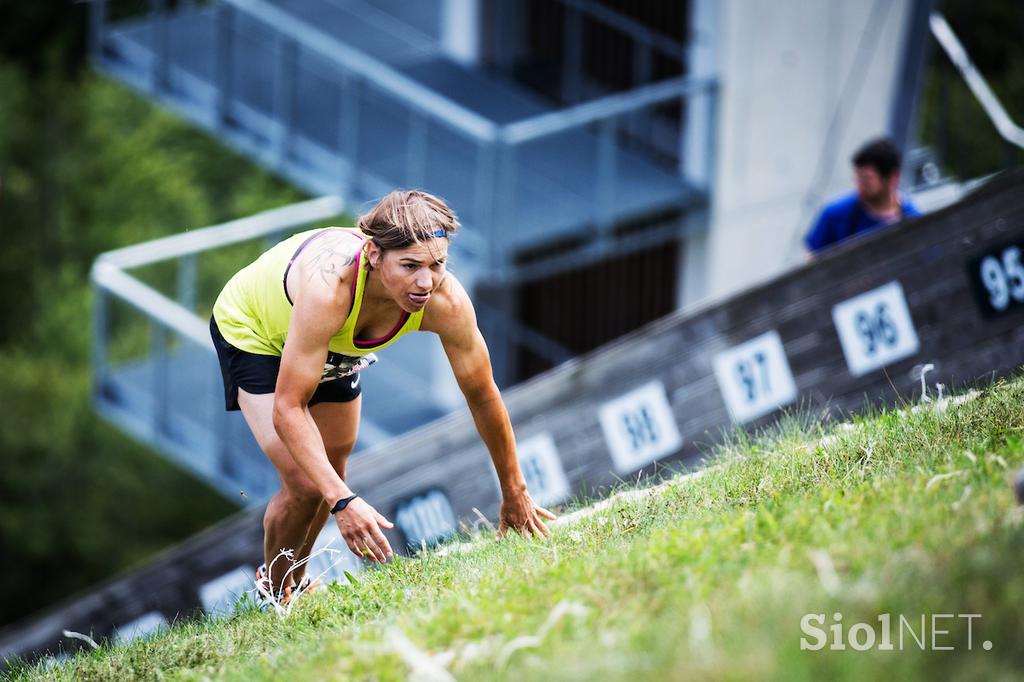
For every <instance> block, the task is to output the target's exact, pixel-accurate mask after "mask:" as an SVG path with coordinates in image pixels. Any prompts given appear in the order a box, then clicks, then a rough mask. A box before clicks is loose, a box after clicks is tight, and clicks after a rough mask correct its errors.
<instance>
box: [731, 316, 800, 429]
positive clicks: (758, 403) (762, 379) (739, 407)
mask: <svg viewBox="0 0 1024 682" xmlns="http://www.w3.org/2000/svg"><path fill="white" fill-rule="evenodd" d="M713 365H714V369H715V378H716V379H717V380H718V388H719V390H721V391H722V398H723V399H724V400H725V405H726V407H728V408H729V413H730V414H731V415H732V419H733V421H735V422H740V423H742V422H747V421H750V420H751V419H757V418H758V417H760V416H763V415H766V414H768V413H769V412H774V411H775V410H777V409H778V408H779V407H781V406H783V405H788V404H789V403H791V402H793V401H794V400H796V384H795V383H794V382H793V373H792V372H791V371H790V369H789V362H788V361H787V360H786V351H785V350H783V348H782V339H781V338H779V334H778V332H776V331H774V330H772V331H770V332H766V333H764V334H761V335H760V336H756V337H754V338H753V339H750V340H749V341H746V342H744V343H741V344H739V345H738V346H733V347H732V348H730V349H729V350H726V351H722V352H721V353H719V354H717V355H716V356H715V357H714V360H713Z"/></svg>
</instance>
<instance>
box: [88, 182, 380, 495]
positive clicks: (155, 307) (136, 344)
mask: <svg viewBox="0 0 1024 682" xmlns="http://www.w3.org/2000/svg"><path fill="white" fill-rule="evenodd" d="M343 206H344V204H343V202H342V201H341V200H340V199H339V198H337V197H333V196H329V197H323V198H320V199H314V200H312V201H307V202H303V203H300V204H295V205H292V206H286V207H284V208H279V209H274V210H271V211H266V212H264V213H259V214H257V215H254V216H251V217H248V218H243V219H241V220H234V221H231V222H228V223H224V224H222V225H216V226H213V227H208V228H204V229H200V230H193V231H191V232H187V233H182V234H178V235H174V236H172V237H166V238H163V239H157V240H154V241H151V242H147V243H144V244H139V245H136V246H129V247H126V248H123V249H118V250H116V251H110V252H108V253H105V254H103V255H101V256H100V257H99V258H97V260H96V262H95V263H94V265H93V268H92V274H91V280H92V285H93V289H94V291H95V296H96V300H95V307H94V322H93V324H94V333H93V350H92V356H93V362H92V365H93V385H94V398H95V404H96V406H97V408H98V409H99V411H100V412H101V414H103V415H104V416H105V417H107V418H108V419H110V420H111V421H113V422H114V423H115V424H117V425H118V426H121V427H122V428H124V429H125V430H127V431H128V432H129V433H132V434H134V435H136V436H137V437H139V438H140V439H142V440H144V441H146V442H148V443H151V444H152V445H154V446H155V447H156V448H157V449H158V450H159V451H160V452H161V453H162V454H164V455H165V456H167V457H169V458H170V459H172V460H174V461H176V462H178V463H179V464H180V465H182V466H184V467H185V468H187V469H189V470H191V471H193V472H195V473H196V474H198V475H199V476H200V477H202V478H204V479H206V480H207V481H209V482H210V483H211V484H212V485H214V486H215V487H216V488H217V489H219V490H220V491H221V492H223V493H224V494H225V495H226V496H228V497H231V498H233V499H236V500H238V499H239V491H246V497H247V498H248V500H249V501H250V502H254V503H255V502H259V501H261V500H263V499H265V498H266V496H267V495H269V494H270V493H271V492H272V491H273V490H274V488H275V487H276V483H277V480H276V475H275V473H274V471H273V468H272V467H271V466H270V465H269V463H268V462H267V461H266V460H265V458H263V457H262V456H260V455H259V452H258V450H253V449H252V448H251V447H250V448H248V450H247V449H246V447H245V446H246V444H247V443H248V441H249V440H250V439H249V437H248V435H247V433H246V432H245V430H244V425H242V424H240V423H237V422H239V421H240V420H238V419H234V420H232V418H231V417H229V415H227V414H226V413H225V412H224V406H223V390H222V388H221V386H220V375H219V370H218V369H217V358H216V354H215V353H214V348H213V344H212V341H211V340H210V332H209V328H208V322H207V321H206V320H205V319H204V318H203V317H201V316H200V314H199V313H198V312H197V310H196V307H197V303H196V288H197V286H196V282H197V277H198V275H199V267H198V262H197V259H198V257H199V256H200V254H203V253H207V252H209V251H211V250H212V249H218V248H222V247H226V246H229V245H232V244H238V243H241V242H245V241H250V240H261V239H262V240H275V239H276V238H279V237H280V236H283V235H284V234H285V233H287V232H288V231H290V230H292V229H294V228H297V227H300V226H303V225H308V224H311V223H313V222H315V221H319V220H323V219H326V218H329V217H332V216H336V215H338V214H339V213H341V210H342V208H343ZM168 261H176V263H175V265H176V270H177V272H176V273H174V274H175V275H176V276H175V277H174V278H172V281H173V282H174V283H175V285H176V288H177V291H176V294H175V295H173V296H170V295H167V294H165V293H162V292H161V291H159V290H158V288H157V287H155V286H153V285H151V284H147V283H145V282H143V281H142V279H141V278H140V277H139V276H136V275H135V274H133V273H130V272H129V270H130V269H137V268H143V267H145V266H154V265H158V264H161V263H166V262H168ZM164 279H167V278H164ZM218 279H222V278H219V277H218ZM204 313H205V315H207V316H208V315H209V309H208V308H206V309H205V310H204ZM369 426H370V428H371V429H372V427H373V425H372V423H371V424H370V425H369ZM241 501H242V502H245V501H246V500H245V499H242V500H241Z"/></svg>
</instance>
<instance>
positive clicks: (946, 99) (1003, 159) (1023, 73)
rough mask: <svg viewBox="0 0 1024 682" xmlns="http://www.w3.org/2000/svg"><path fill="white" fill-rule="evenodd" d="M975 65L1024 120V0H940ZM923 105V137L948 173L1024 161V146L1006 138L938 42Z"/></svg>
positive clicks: (976, 172)
mask: <svg viewBox="0 0 1024 682" xmlns="http://www.w3.org/2000/svg"><path fill="white" fill-rule="evenodd" d="M936 9H937V10H938V11H940V12H942V13H943V14H944V15H945V17H946V20H947V21H949V24H950V26H951V27H952V28H953V31H954V32H955V33H956V34H957V36H958V37H959V38H960V41H961V42H962V43H963V44H964V47H965V48H966V50H967V54H968V55H970V57H971V59H972V61H973V62H974V64H975V66H977V68H978V69H979V70H980V71H981V73H982V75H983V76H984V77H985V79H986V80H987V81H988V83H989V85H990V86H991V87H992V89H993V91H994V92H995V93H996V95H997V96H998V97H999V99H1000V101H1001V102H1002V104H1003V106H1004V107H1006V110H1007V112H1008V113H1009V115H1010V116H1011V118H1013V119H1014V120H1015V121H1016V122H1017V123H1018V124H1021V122H1022V121H1024V41H1022V40H1021V36H1024V3H1021V2H1016V1H1014V0H993V1H990V2H982V3H979V2H973V1H971V0H940V2H938V3H937V7H936ZM928 62H929V63H928V68H927V71H926V76H925V83H924V88H923V89H922V102H921V106H920V107H919V109H918V110H919V111H920V112H921V119H920V138H921V142H922V143H923V144H926V145H930V146H932V147H934V148H935V149H936V150H937V151H938V153H939V156H940V158H941V160H942V162H943V165H944V170H945V171H946V172H947V173H950V174H953V175H956V176H958V177H960V178H961V179H970V178H976V177H979V176H982V175H986V174H989V173H993V172H995V171H997V170H999V169H1001V168H1007V167H1011V166H1018V165H1021V164H1024V151H1022V150H1020V149H1017V148H1016V147H1013V146H1012V145H1010V144H1009V143H1008V142H1006V141H1004V140H1003V139H1002V138H1001V137H1000V136H999V134H998V133H997V132H996V130H995V128H994V127H993V125H992V123H991V121H990V120H989V119H988V116H987V115H986V114H985V112H984V110H983V109H982V108H981V105H980V104H978V102H977V100H976V99H975V98H974V95H973V94H971V92H970V90H969V89H968V88H967V86H966V85H965V84H964V82H963V79H962V77H961V76H960V74H959V72H958V71H957V70H956V67H954V66H953V65H952V63H951V62H950V61H949V58H948V57H947V56H946V54H945V52H943V51H942V48H941V47H939V46H938V45H935V44H932V45H931V47H930V58H929V60H928Z"/></svg>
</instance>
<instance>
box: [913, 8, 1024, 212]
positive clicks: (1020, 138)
mask: <svg viewBox="0 0 1024 682" xmlns="http://www.w3.org/2000/svg"><path fill="white" fill-rule="evenodd" d="M928 23H929V28H930V30H931V34H932V36H933V37H934V38H935V41H936V42H937V43H938V45H939V47H940V48H941V52H940V53H937V54H936V56H935V57H933V59H935V60H936V61H935V62H934V63H933V64H932V66H931V69H930V71H931V74H932V76H933V78H935V80H934V81H933V82H931V83H930V84H929V85H931V87H928V88H926V89H925V90H924V91H923V95H922V97H923V98H924V99H925V100H926V103H925V104H923V105H922V107H921V109H922V112H923V115H922V119H921V133H920V137H921V138H922V139H921V140H920V142H921V144H922V145H923V146H926V147H928V151H929V154H930V155H931V156H933V157H935V161H940V162H941V163H936V162H935V161H932V162H931V163H929V164H927V166H926V167H923V168H922V169H921V170H920V171H919V173H920V175H922V178H921V179H926V178H925V175H926V174H927V176H928V177H934V178H940V176H941V175H942V171H940V170H939V169H940V168H943V170H944V171H945V172H948V173H950V175H951V177H949V178H946V179H945V180H943V181H942V182H941V183H938V184H943V185H947V186H950V187H956V185H957V182H969V179H970V178H979V177H984V176H987V175H990V174H992V173H995V172H997V171H999V170H1003V169H1008V168H1013V167H1015V166H1018V165H1020V164H1021V163H1024V153H1022V151H1021V150H1024V128H1022V127H1021V126H1020V125H1018V124H1017V123H1016V122H1014V120H1013V119H1012V118H1011V116H1010V114H1009V113H1008V112H1007V110H1006V108H1005V107H1004V106H1003V104H1002V102H1001V101H1000V100H999V97H998V96H997V95H996V94H995V92H994V91H993V89H992V87H991V86H990V85H989V83H988V82H987V81H986V79H985V77H984V76H982V74H981V72H980V71H979V70H978V68H977V67H976V66H975V64H974V62H973V61H972V59H971V57H970V56H969V55H968V53H967V50H966V49H965V48H964V45H963V44H962V43H961V42H960V39H959V38H958V37H957V35H956V33H954V31H953V29H952V27H951V26H950V25H949V22H947V21H946V19H945V17H944V16H943V15H941V14H939V13H938V12H933V13H931V15H930V16H929V19H928ZM947 58H948V60H949V64H948V65H947V63H946V59H947ZM950 66H952V68H950ZM992 133H994V134H992ZM915 170H916V169H914V168H913V167H912V168H911V172H912V174H914V172H915ZM951 183H952V184H951ZM925 184H926V185H929V184H930V185H936V182H934V181H933V182H930V183H929V182H926V183H925ZM962 189H963V188H961V190H962ZM956 194H957V191H953V192H952V193H951V194H950V195H949V196H950V197H952V196H955V195H956Z"/></svg>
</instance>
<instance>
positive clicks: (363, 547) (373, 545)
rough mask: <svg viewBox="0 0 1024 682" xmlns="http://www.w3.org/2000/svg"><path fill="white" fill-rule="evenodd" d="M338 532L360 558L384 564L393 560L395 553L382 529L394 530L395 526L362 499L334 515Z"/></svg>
mask: <svg viewBox="0 0 1024 682" xmlns="http://www.w3.org/2000/svg"><path fill="white" fill-rule="evenodd" d="M334 520H335V521H336V522H337V523H338V530H339V531H340V532H341V537H342V538H344V540H345V543H346V544H347V545H348V548H349V549H350V550H352V553H353V554H355V555H356V556H358V557H363V558H367V559H370V560H371V561H377V562H380V563H382V564H384V563H387V562H388V561H390V560H391V557H392V555H393V552H392V551H391V545H389V544H388V539H387V538H386V537H384V533H383V532H382V531H381V528H394V527H395V524H393V523H391V522H390V521H388V520H387V519H386V518H384V515H383V514H381V513H380V512H378V511H377V510H376V509H374V508H373V507H371V506H370V505H369V504H367V503H366V501H364V500H363V498H361V497H357V498H356V499H354V500H352V502H350V503H349V505H348V506H347V507H345V508H344V509H342V510H341V511H339V512H338V513H337V514H335V515H334Z"/></svg>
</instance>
